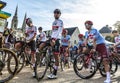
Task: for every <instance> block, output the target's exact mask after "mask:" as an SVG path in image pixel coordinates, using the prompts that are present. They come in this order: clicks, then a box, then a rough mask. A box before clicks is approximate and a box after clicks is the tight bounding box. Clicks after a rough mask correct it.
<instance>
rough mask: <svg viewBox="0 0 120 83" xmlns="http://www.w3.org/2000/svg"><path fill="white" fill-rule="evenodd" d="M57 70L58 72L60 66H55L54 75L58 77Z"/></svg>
mask: <svg viewBox="0 0 120 83" xmlns="http://www.w3.org/2000/svg"><path fill="white" fill-rule="evenodd" d="M57 70H58V66H54V71H53V74H54V75H57Z"/></svg>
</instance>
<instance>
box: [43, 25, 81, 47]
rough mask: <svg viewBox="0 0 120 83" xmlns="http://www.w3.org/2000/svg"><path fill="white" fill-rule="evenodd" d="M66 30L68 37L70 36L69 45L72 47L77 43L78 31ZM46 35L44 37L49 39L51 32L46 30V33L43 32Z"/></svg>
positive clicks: (73, 29) (72, 28) (74, 28)
mask: <svg viewBox="0 0 120 83" xmlns="http://www.w3.org/2000/svg"><path fill="white" fill-rule="evenodd" d="M65 29H66V30H68V35H70V36H71V39H70V41H71V45H74V44H75V43H76V42H78V41H79V39H78V34H80V31H79V29H78V27H71V28H65ZM44 32H45V33H46V36H47V37H49V36H50V35H51V33H52V31H51V30H47V31H44Z"/></svg>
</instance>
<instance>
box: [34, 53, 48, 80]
mask: <svg viewBox="0 0 120 83" xmlns="http://www.w3.org/2000/svg"><path fill="white" fill-rule="evenodd" d="M47 69H48V60H47V58H46V56H44V54H43V53H42V54H40V53H36V63H35V75H36V79H37V80H38V81H40V80H41V79H42V78H43V77H44V76H45V74H46V72H47Z"/></svg>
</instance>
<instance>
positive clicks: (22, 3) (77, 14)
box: [2, 0, 120, 34]
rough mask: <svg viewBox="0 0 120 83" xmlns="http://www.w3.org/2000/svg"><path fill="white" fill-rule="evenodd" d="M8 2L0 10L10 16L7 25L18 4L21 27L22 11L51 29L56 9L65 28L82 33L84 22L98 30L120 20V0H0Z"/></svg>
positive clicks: (39, 24)
mask: <svg viewBox="0 0 120 83" xmlns="http://www.w3.org/2000/svg"><path fill="white" fill-rule="evenodd" d="M2 1H5V2H7V6H6V7H5V8H4V9H3V11H6V12H9V13H11V14H12V16H11V17H10V18H9V19H8V21H9V25H8V26H9V27H10V25H11V20H12V17H13V15H14V13H15V9H16V6H17V5H18V21H19V22H18V27H21V26H22V23H23V19H24V15H25V13H27V17H30V18H32V20H33V23H34V25H36V26H37V27H39V26H42V27H43V30H49V29H51V26H52V22H53V21H54V16H53V11H54V9H56V8H59V9H60V10H61V12H62V15H61V18H60V19H62V20H63V23H64V27H65V28H68V27H78V28H79V30H80V32H81V33H83V34H84V33H85V31H86V29H85V26H84V22H85V21H86V20H91V21H93V23H94V25H93V27H94V28H97V29H98V30H99V29H101V28H102V27H103V26H105V25H109V26H111V27H113V28H114V26H113V24H115V22H116V21H120V11H119V8H120V5H119V3H120V0H2Z"/></svg>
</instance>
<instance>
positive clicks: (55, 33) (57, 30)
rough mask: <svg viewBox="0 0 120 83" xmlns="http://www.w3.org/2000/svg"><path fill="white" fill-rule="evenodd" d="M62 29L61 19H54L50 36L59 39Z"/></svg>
mask: <svg viewBox="0 0 120 83" xmlns="http://www.w3.org/2000/svg"><path fill="white" fill-rule="evenodd" d="M62 30H63V21H62V20H60V19H57V20H55V21H54V22H53V24H52V35H51V38H55V39H61V37H62V35H61V34H62Z"/></svg>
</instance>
